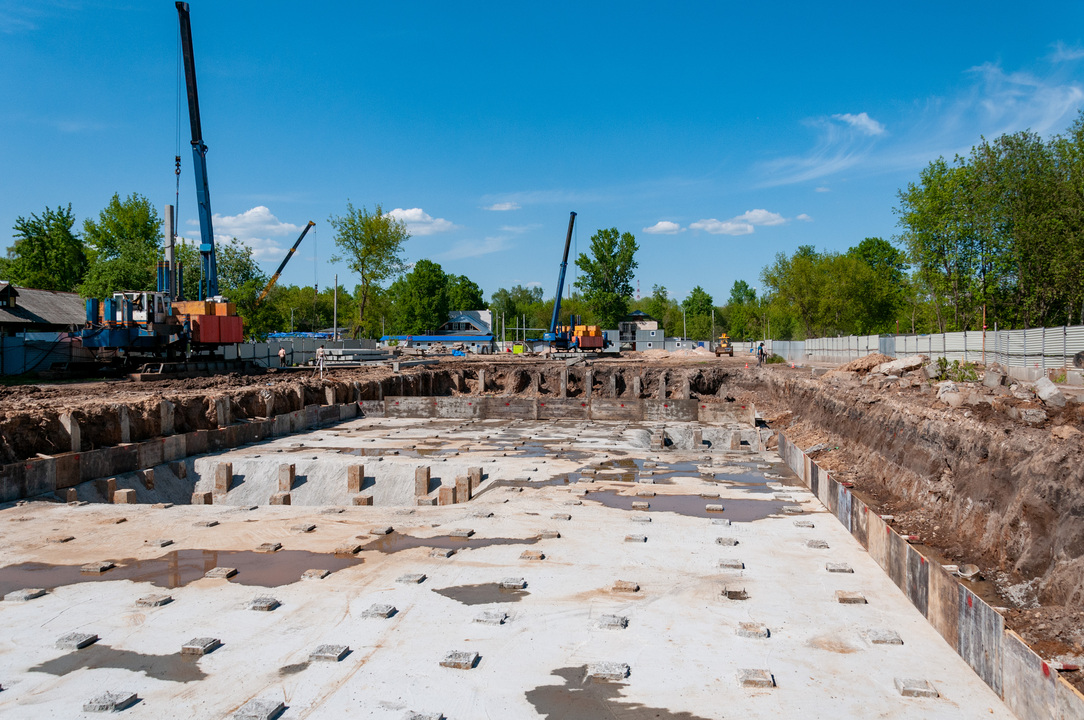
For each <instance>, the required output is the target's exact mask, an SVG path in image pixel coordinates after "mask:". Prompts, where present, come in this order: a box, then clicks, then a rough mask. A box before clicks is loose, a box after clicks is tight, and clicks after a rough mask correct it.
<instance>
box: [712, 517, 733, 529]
mask: <svg viewBox="0 0 1084 720" xmlns="http://www.w3.org/2000/svg"><path fill="white" fill-rule="evenodd" d="M711 524H712V525H725V526H726V527H730V518H715V519H714V520H712V521H711Z"/></svg>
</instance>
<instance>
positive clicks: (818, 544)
mask: <svg viewBox="0 0 1084 720" xmlns="http://www.w3.org/2000/svg"><path fill="white" fill-rule="evenodd" d="M805 546H806V547H807V548H813V549H814V550H827V549H828V543H827V542H825V541H824V540H807V541H806V544H805Z"/></svg>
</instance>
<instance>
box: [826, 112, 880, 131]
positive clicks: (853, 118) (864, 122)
mask: <svg viewBox="0 0 1084 720" xmlns="http://www.w3.org/2000/svg"><path fill="white" fill-rule="evenodd" d="M832 117H833V118H835V119H836V120H842V121H843V122H845V123H847V124H848V125H850V126H851V127H853V128H855V129H857V130H858V131H860V132H863V133H865V134H866V135H880V134H881V133H883V132H884V131H885V126H884V125H882V124H881V123H879V122H877V121H876V120H874V119H873V118H871V117H870V116H869V115H867V114H866V113H864V112H860V113H858V114H857V115H852V114H851V113H840V114H837V115H833V116H832Z"/></svg>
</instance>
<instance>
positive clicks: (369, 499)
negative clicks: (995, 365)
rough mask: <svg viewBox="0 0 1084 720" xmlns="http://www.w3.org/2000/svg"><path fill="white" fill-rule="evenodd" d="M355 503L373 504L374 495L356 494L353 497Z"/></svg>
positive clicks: (359, 504)
mask: <svg viewBox="0 0 1084 720" xmlns="http://www.w3.org/2000/svg"><path fill="white" fill-rule="evenodd" d="M353 503H354V505H358V506H371V505H372V504H373V496H372V495H355V496H354V497H353Z"/></svg>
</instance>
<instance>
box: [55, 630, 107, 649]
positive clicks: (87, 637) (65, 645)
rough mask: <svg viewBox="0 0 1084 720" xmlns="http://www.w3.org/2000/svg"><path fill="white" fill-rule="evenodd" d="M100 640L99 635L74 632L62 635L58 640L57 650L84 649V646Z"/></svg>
mask: <svg viewBox="0 0 1084 720" xmlns="http://www.w3.org/2000/svg"><path fill="white" fill-rule="evenodd" d="M96 642H98V636H97V635H91V634H90V633H80V632H73V633H68V634H67V635H61V636H60V637H59V638H57V640H56V647H57V650H82V649H83V648H85V647H87V646H89V645H93V644H94V643H96Z"/></svg>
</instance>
